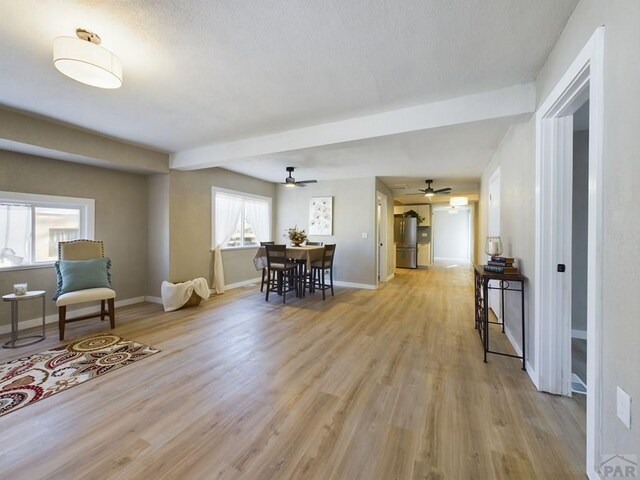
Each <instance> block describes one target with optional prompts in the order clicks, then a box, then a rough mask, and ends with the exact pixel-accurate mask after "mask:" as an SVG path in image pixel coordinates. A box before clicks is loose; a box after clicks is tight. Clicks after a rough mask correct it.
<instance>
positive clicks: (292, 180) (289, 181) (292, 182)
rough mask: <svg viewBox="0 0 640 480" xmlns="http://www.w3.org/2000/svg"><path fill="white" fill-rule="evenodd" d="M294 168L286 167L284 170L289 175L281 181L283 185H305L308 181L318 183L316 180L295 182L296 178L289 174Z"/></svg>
mask: <svg viewBox="0 0 640 480" xmlns="http://www.w3.org/2000/svg"><path fill="white" fill-rule="evenodd" d="M295 169H296V168H295V167H287V169H286V170H287V172H289V176H288V177H286V178H285V179H284V182H282V183H283V185H284V186H285V187H306V186H307V185H308V184H309V183H318V182H317V181H316V180H300V181H298V182H296V179H295V178H293V175H291V174H292V173H293V171H294V170H295Z"/></svg>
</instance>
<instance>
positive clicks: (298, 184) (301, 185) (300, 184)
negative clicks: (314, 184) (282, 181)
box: [294, 182, 307, 187]
mask: <svg viewBox="0 0 640 480" xmlns="http://www.w3.org/2000/svg"><path fill="white" fill-rule="evenodd" d="M294 185H295V186H296V187H306V186H307V184H306V183H302V182H296V183H294Z"/></svg>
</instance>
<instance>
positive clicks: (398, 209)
mask: <svg viewBox="0 0 640 480" xmlns="http://www.w3.org/2000/svg"><path fill="white" fill-rule="evenodd" d="M407 210H411V208H410V207H399V206H397V205H396V206H395V207H393V214H394V215H402V214H403V213H404V212H406V211H407Z"/></svg>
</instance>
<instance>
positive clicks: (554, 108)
mask: <svg viewBox="0 0 640 480" xmlns="http://www.w3.org/2000/svg"><path fill="white" fill-rule="evenodd" d="M604 32H605V30H604V27H599V28H598V29H597V30H596V31H595V33H594V34H593V35H592V37H591V38H590V39H589V41H588V42H587V44H586V45H585V47H584V48H583V49H582V51H581V52H580V54H579V55H578V56H577V58H576V59H575V60H574V62H573V63H572V64H571V66H570V67H569V69H568V70H567V72H566V73H565V74H564V76H563V77H562V79H561V80H560V81H559V82H558V84H557V85H556V87H555V88H554V89H553V91H552V92H551V94H550V95H549V96H548V97H547V99H546V100H545V101H544V103H543V104H542V106H541V107H540V108H539V109H538V111H537V113H536V239H535V240H536V265H535V289H534V292H535V297H534V301H535V322H536V323H535V338H534V342H535V343H534V345H535V371H534V372H532V379H533V381H534V383H535V384H536V386H537V387H538V388H539V389H540V390H542V391H547V392H551V393H556V394H563V395H570V394H571V390H570V388H571V386H570V377H571V368H570V366H571V313H570V312H571V256H570V252H571V222H568V221H566V219H570V218H571V191H572V187H571V174H572V165H573V158H572V145H573V132H572V129H571V126H572V118H571V117H569V118H562V117H566V116H567V115H572V114H573V113H574V112H575V110H576V109H577V108H578V107H579V106H580V105H582V104H583V103H584V101H585V99H586V98H588V99H589V211H588V218H589V226H588V235H587V242H588V260H587V262H588V266H587V276H588V279H587V292H588V295H587V297H588V299H587V310H588V313H587V385H588V388H587V451H586V453H587V465H586V469H587V475H588V476H589V478H590V479H597V478H600V477H599V476H598V474H597V468H598V464H599V463H600V457H601V453H602V452H601V439H600V430H601V408H602V407H601V405H602V400H601V397H602V370H601V369H602V362H601V358H602V284H601V282H602V280H601V279H602V247H603V215H602V213H603V187H602V181H603V153H602V152H603V137H604V117H603V104H604V88H603V77H604V62H603V54H604ZM567 182H568V183H567ZM560 263H563V264H565V265H566V266H567V271H566V273H558V272H557V271H556V269H557V264H560Z"/></svg>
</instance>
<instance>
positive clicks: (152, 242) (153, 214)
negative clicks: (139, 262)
mask: <svg viewBox="0 0 640 480" xmlns="http://www.w3.org/2000/svg"><path fill="white" fill-rule="evenodd" d="M147 188H148V194H147V198H148V201H147V212H148V213H147V216H148V229H147V232H148V233H147V239H148V241H147V266H148V267H147V295H149V296H152V297H159V296H160V286H161V285H162V282H163V281H164V280H168V279H169V175H165V174H157V175H149V177H148V178H147Z"/></svg>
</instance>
